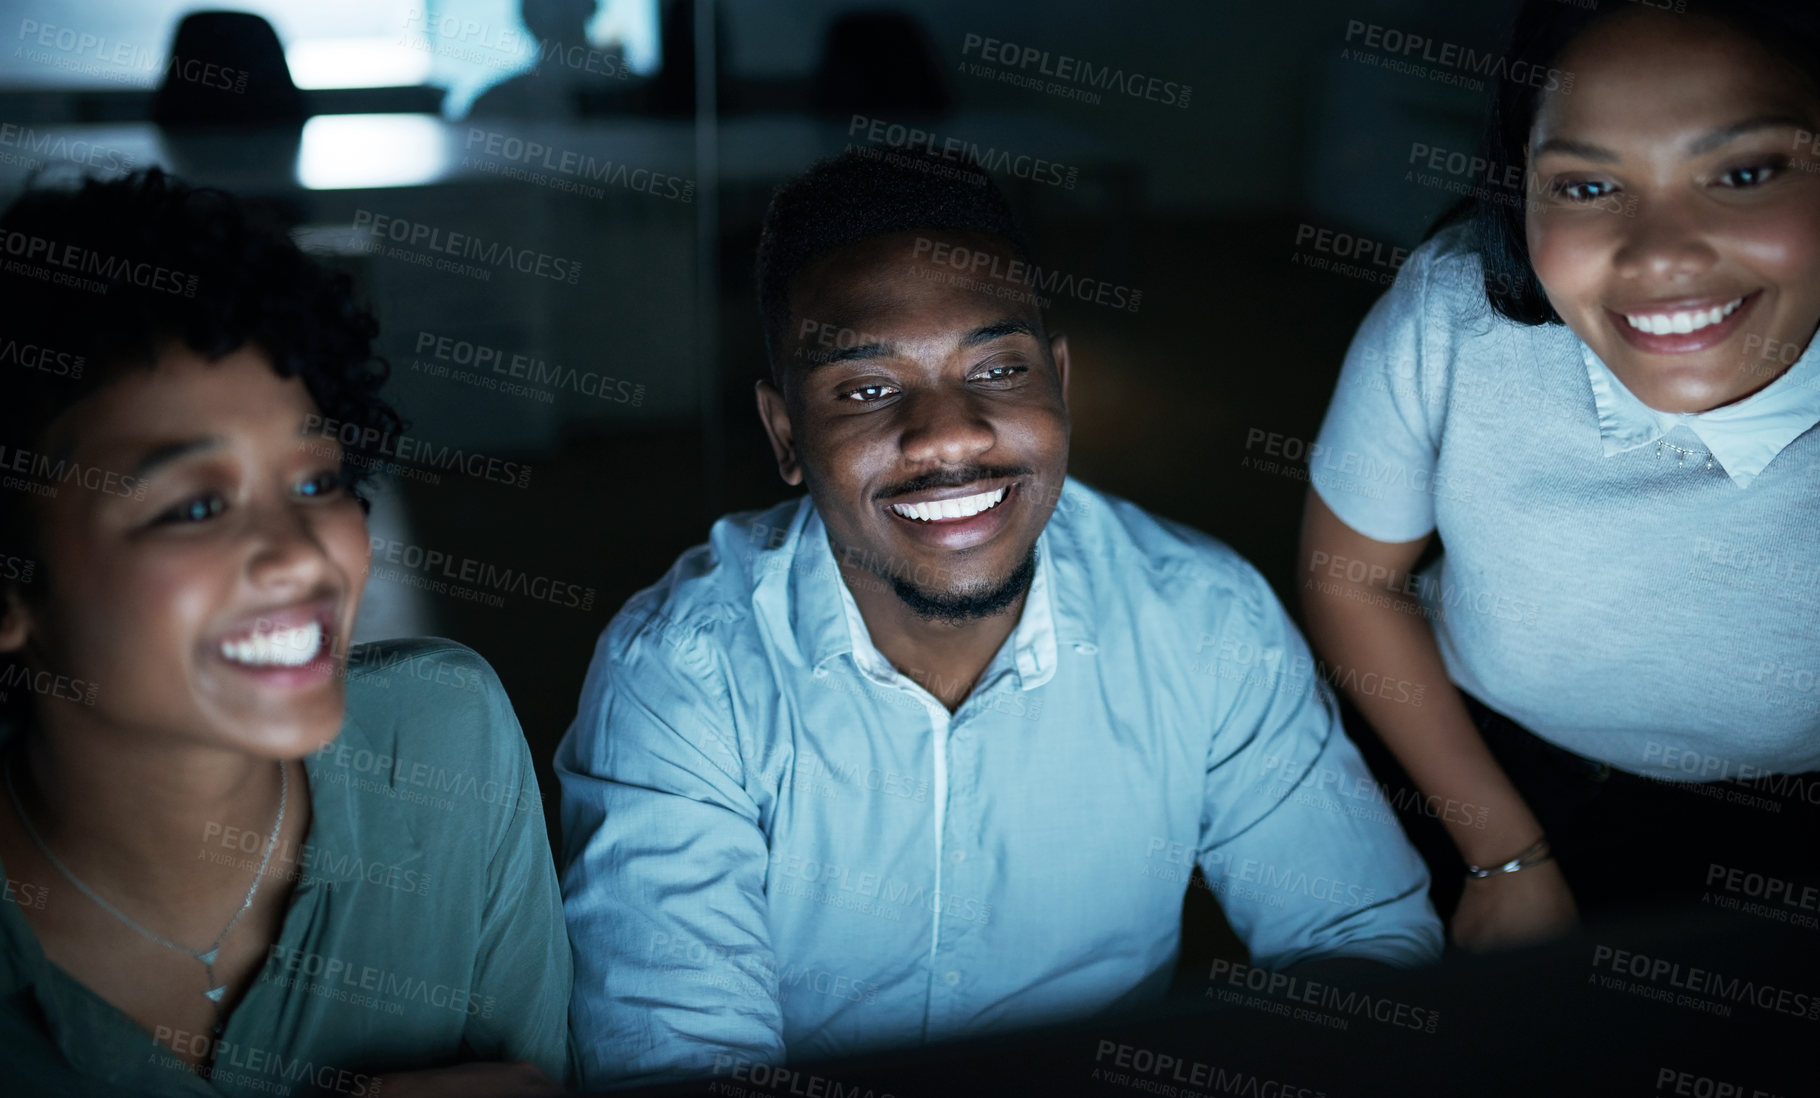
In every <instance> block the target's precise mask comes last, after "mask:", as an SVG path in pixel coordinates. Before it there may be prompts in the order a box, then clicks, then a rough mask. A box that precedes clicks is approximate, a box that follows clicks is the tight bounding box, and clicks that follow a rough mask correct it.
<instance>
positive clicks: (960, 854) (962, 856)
mask: <svg viewBox="0 0 1820 1098" xmlns="http://www.w3.org/2000/svg"><path fill="white" fill-rule="evenodd" d="M948 860H949V861H951V862H953V863H954V864H955V865H959V864H961V863H962V862H964V861H966V860H967V852H966V851H965V850H956V851H954V852H952V853H951V854H949V855H948Z"/></svg>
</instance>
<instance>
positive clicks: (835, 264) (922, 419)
mask: <svg viewBox="0 0 1820 1098" xmlns="http://www.w3.org/2000/svg"><path fill="white" fill-rule="evenodd" d="M936 244H942V245H947V246H949V248H952V249H954V251H953V252H950V251H949V248H939V249H938V248H936V247H934V245H936ZM961 249H965V250H966V253H965V254H967V255H968V256H976V255H987V256H990V257H993V258H995V259H996V260H997V263H996V267H994V266H993V265H991V264H984V265H980V266H977V267H974V266H972V265H971V264H970V265H969V266H970V269H972V270H976V271H978V272H979V273H972V274H967V275H963V274H962V272H959V271H957V270H956V269H955V267H953V266H951V265H950V264H949V263H947V262H941V263H938V262H936V261H935V260H934V256H936V255H938V254H940V255H951V254H961ZM1014 259H1015V254H1014V252H1013V250H1012V249H1011V247H1010V246H1009V245H1008V244H1006V243H1005V242H1003V241H1001V240H999V239H998V238H996V237H992V236H986V235H982V234H975V233H946V232H906V233H894V234H890V235H886V236H880V237H875V238H873V239H870V240H866V241H863V242H861V243H859V244H854V245H849V246H848V247H845V248H842V249H840V250H838V251H835V252H833V253H830V254H829V255H826V256H823V257H822V258H820V259H818V260H816V261H815V262H814V263H812V264H810V265H809V266H808V267H806V268H805V269H804V270H803V271H802V273H801V274H799V275H798V276H797V277H796V279H795V280H794V281H793V282H792V283H791V286H790V327H789V328H788V329H787V331H786V333H785V335H784V338H783V345H782V346H781V347H779V348H777V351H778V354H779V355H780V358H781V361H782V362H783V365H782V367H781V370H780V373H781V374H782V376H783V378H784V384H785V387H786V390H787V395H783V396H780V395H779V394H777V393H776V391H775V390H771V389H770V388H769V387H768V386H766V387H765V388H764V390H762V392H761V398H760V410H761V414H762V415H763V417H764V419H765V426H766V429H767V431H769V433H770V435H771V441H772V446H773V448H774V449H775V451H776V453H777V460H778V470H779V472H780V473H781V474H782V475H783V477H784V479H785V480H786V481H788V482H789V483H791V484H800V483H806V484H807V485H808V488H809V494H810V495H811V496H812V497H813V498H814V500H815V506H816V510H817V511H818V512H819V513H820V515H821V518H822V521H823V523H824V524H826V526H827V528H828V536H829V539H830V541H831V542H832V544H833V547H834V550H835V554H836V556H837V558H838V559H839V560H840V562H841V566H842V569H843V571H844V572H845V573H846V574H847V576H848V580H849V584H852V582H853V580H854V579H856V578H860V577H861V576H862V574H863V573H871V574H872V575H874V576H877V577H879V578H881V579H884V580H886V581H888V582H889V583H890V585H891V587H892V589H893V590H894V591H895V592H896V594H897V596H898V598H899V599H901V600H902V601H903V602H904V604H905V605H907V606H908V607H909V608H910V609H911V610H913V611H915V612H916V613H917V614H919V615H920V616H922V617H924V618H929V619H935V620H945V621H950V622H956V623H959V622H965V621H970V620H975V619H978V618H981V617H985V616H988V615H991V614H995V613H999V612H1002V611H1004V610H1006V609H1008V608H1010V607H1011V606H1013V605H1014V604H1016V602H1017V600H1018V599H1019V597H1020V596H1022V594H1023V593H1024V591H1025V589H1026V588H1027V587H1028V586H1029V583H1030V579H1031V576H1032V575H1033V574H1034V565H1035V557H1034V553H1035V547H1036V539H1037V536H1038V535H1039V534H1041V533H1042V531H1043V527H1044V525H1045V524H1046V523H1047V522H1048V521H1049V515H1050V512H1051V511H1053V510H1054V508H1055V501H1056V498H1057V495H1058V494H1059V492H1060V491H1061V486H1062V481H1063V478H1064V477H1065V476H1066V475H1067V468H1068V403H1067V394H1068V348H1067V343H1066V341H1065V340H1064V338H1063V337H1061V336H1056V337H1054V338H1053V339H1049V338H1047V337H1046V336H1045V335H1044V332H1043V323H1042V317H1041V314H1040V313H1039V312H1038V311H1037V306H1036V303H1035V301H1034V300H1032V295H1030V294H1029V293H1028V291H1027V288H1026V287H1024V285H1023V284H1022V283H1020V282H1016V281H1013V280H1011V279H1009V278H1006V277H1002V274H1003V272H1005V271H1006V270H1007V269H1008V268H1010V267H1011V266H1012V263H1013V261H1014ZM995 270H996V271H997V272H998V273H994V271H995ZM982 284H983V287H984V288H982Z"/></svg>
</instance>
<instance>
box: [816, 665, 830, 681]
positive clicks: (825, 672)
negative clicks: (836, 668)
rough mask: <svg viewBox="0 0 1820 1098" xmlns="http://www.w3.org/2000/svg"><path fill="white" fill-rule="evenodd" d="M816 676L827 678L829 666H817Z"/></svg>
mask: <svg viewBox="0 0 1820 1098" xmlns="http://www.w3.org/2000/svg"><path fill="white" fill-rule="evenodd" d="M815 677H816V678H818V679H825V678H827V677H828V669H827V668H826V667H817V668H816V669H815Z"/></svg>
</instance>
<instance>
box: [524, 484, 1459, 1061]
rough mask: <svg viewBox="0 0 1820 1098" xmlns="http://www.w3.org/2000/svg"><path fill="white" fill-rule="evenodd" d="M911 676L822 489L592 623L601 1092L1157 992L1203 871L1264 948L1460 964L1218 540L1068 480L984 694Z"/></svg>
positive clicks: (1237, 925) (559, 761)
mask: <svg viewBox="0 0 1820 1098" xmlns="http://www.w3.org/2000/svg"><path fill="white" fill-rule="evenodd" d="M930 578H931V577H924V579H925V581H927V580H928V579H930ZM906 670H907V671H909V672H910V674H909V675H905V674H901V673H899V671H898V670H896V669H894V668H893V667H892V666H891V665H890V664H889V663H888V662H887V661H886V660H885V658H884V657H883V656H882V655H880V653H879V652H878V650H877V649H876V648H875V647H874V646H873V644H872V642H871V640H870V638H869V634H868V633H867V630H866V625H865V621H864V619H863V618H861V616H860V614H859V611H858V608H857V605H856V604H855V602H854V600H853V597H852V594H851V593H850V592H849V591H848V589H847V587H846V585H845V583H844V582H843V581H842V579H841V574H840V572H839V570H838V569H837V567H836V562H835V557H834V553H833V550H832V548H831V547H830V545H829V542H828V537H827V533H826V531H825V529H824V527H823V525H822V522H821V520H820V518H819V516H818V515H817V513H816V511H815V509H814V507H813V506H812V505H811V503H810V502H809V500H807V499H802V500H798V501H792V502H790V503H787V504H782V505H780V506H778V507H775V508H772V509H771V510H769V511H765V512H758V513H749V514H744V515H733V516H729V517H727V518H724V519H722V520H721V521H719V522H718V523H716V524H715V526H714V529H713V532H712V533H711V535H710V538H709V542H708V544H707V545H705V546H699V547H697V548H695V549H693V550H690V551H689V552H688V553H685V554H684V555H683V556H682V558H681V559H680V560H679V561H678V562H677V563H676V565H675V566H674V567H673V568H672V569H671V571H670V573H669V574H668V575H667V576H665V577H664V579H663V580H662V581H660V582H659V583H658V584H657V585H656V586H654V587H651V588H649V589H647V590H645V591H643V592H641V593H639V594H638V595H636V596H634V597H633V598H632V599H631V600H630V601H629V602H628V603H627V604H626V606H625V608H624V609H623V610H622V611H621V612H620V613H619V615H618V616H617V617H615V618H614V620H613V622H612V623H611V624H610V625H609V626H608V627H607V629H606V630H605V631H604V632H603V633H602V635H601V638H600V642H599V644H598V645H597V647H596V649H595V652H594V659H593V663H592V665H591V667H590V669H589V672H588V678H587V683H586V685H585V686H584V687H583V691H582V698H581V705H580V711H579V713H578V715H577V717H576V719H575V723H574V725H573V726H572V727H571V728H570V729H569V732H568V735H567V736H565V737H564V739H563V742H562V744H561V746H560V747H559V748H558V749H557V756H556V769H557V773H558V776H559V778H560V780H561V783H562V822H563V834H564V842H563V848H564V849H563V862H564V866H565V869H564V873H563V896H564V909H565V912H566V915H567V918H568V923H569V934H570V939H571V941H572V943H573V946H574V952H575V964H576V982H575V995H574V999H573V1003H572V1010H571V1025H572V1029H573V1033H574V1039H575V1041H576V1044H577V1047H578V1048H579V1050H580V1055H581V1059H582V1064H583V1069H582V1070H583V1074H584V1079H585V1080H586V1082H587V1083H588V1084H590V1085H596V1086H599V1085H606V1084H612V1083H624V1082H634V1081H645V1080H649V1079H653V1078H658V1077H665V1076H674V1075H685V1074H709V1073H712V1072H715V1071H716V1070H721V1071H725V1070H728V1069H729V1068H730V1067H732V1066H735V1065H736V1064H737V1063H738V1062H740V1061H742V1060H744V1061H751V1062H760V1061H762V1062H778V1061H781V1060H783V1059H784V1058H785V1057H786V1055H787V1056H788V1058H790V1059H793V1060H801V1059H804V1058H807V1057H826V1056H832V1055H841V1054H846V1053H851V1052H856V1051H861V1050H865V1049H872V1048H879V1047H886V1046H898V1045H912V1044H918V1043H921V1042H926V1041H933V1040H940V1039H944V1038H951V1037H960V1036H968V1035H976V1034H979V1033H982V1032H988V1031H991V1030H994V1029H999V1028H1004V1027H1013V1026H1024V1025H1031V1024H1040V1023H1044V1022H1052V1021H1060V1020H1064V1019H1068V1018H1076V1017H1081V1016H1084V1015H1087V1014H1091V1013H1094V1012H1097V1011H1100V1010H1104V1009H1107V1008H1112V1007H1118V1006H1123V1005H1128V1004H1132V1003H1137V1002H1142V1001H1145V1000H1147V999H1151V998H1154V997H1156V996H1157V995H1159V994H1160V993H1161V992H1162V991H1163V990H1164V989H1165V988H1166V987H1167V985H1168V982H1169V979H1170V976H1171V974H1172V970H1173V968H1174V966H1175V962H1176V958H1177V954H1178V950H1179V945H1180V938H1181V918H1182V901H1183V896H1184V893H1185V891H1186V889H1187V887H1188V882H1189V880H1190V877H1191V874H1192V871H1193V869H1194V868H1195V867H1196V866H1199V867H1200V868H1201V870H1202V871H1203V873H1204V874H1205V877H1206V880H1207V881H1208V882H1210V886H1211V888H1212V889H1213V891H1214V893H1215V895H1216V896H1217V897H1218V900H1219V902H1220V905H1221V907H1222V908H1223V910H1224V911H1225V913H1226V916H1227V919H1228V921H1229V922H1230V923H1231V924H1232V927H1233V929H1234V930H1235V931H1236V932H1237V933H1238V935H1239V937H1240V938H1241V939H1242V940H1243V941H1244V943H1245V944H1246V946H1247V947H1248V948H1249V950H1250V953H1251V957H1252V961H1253V963H1254V964H1257V965H1260V966H1265V967H1276V968H1280V967H1283V966H1286V965H1291V964H1295V963H1298V962H1301V961H1305V960H1309V959H1312V958H1315V957H1322V956H1332V955H1346V956H1356V957H1368V958H1374V959H1377V960H1381V961H1386V962H1389V963H1392V964H1398V965H1414V964H1420V963H1424V962H1427V961H1430V960H1433V959H1434V958H1435V957H1437V956H1438V955H1439V952H1440V948H1441V927H1440V923H1439V922H1438V920H1437V919H1436V918H1435V915H1434V911H1433V909H1432V908H1431V906H1430V904H1429V902H1428V898H1427V885H1428V877H1427V873H1426V871H1425V870H1424V869H1423V866H1422V863H1421V861H1420V860H1419V859H1418V858H1417V856H1416V854H1415V852H1414V851H1413V850H1412V849H1411V848H1410V847H1409V845H1408V843H1407V841H1406V840H1405V839H1404V837H1403V834H1402V831H1401V829H1400V828H1399V826H1398V824H1397V823H1396V822H1395V817H1394V813H1393V812H1391V811H1390V809H1389V806H1388V804H1387V803H1386V802H1385V800H1384V798H1383V795H1382V793H1381V791H1380V790H1379V787H1377V786H1376V785H1374V784H1373V783H1372V781H1371V779H1370V777H1369V775H1368V773H1367V771H1366V770H1365V767H1364V765H1363V763H1362V762H1361V761H1360V758H1359V755H1358V753H1357V751H1356V749H1355V748H1354V747H1353V746H1352V744H1351V743H1350V742H1349V741H1347V740H1346V738H1345V735H1344V733H1343V732H1342V730H1341V727H1340V723H1339V720H1338V718H1337V715H1336V711H1335V708H1334V705H1333V702H1332V698H1331V693H1330V691H1329V690H1328V688H1327V685H1326V683H1325V682H1323V681H1321V678H1320V675H1319V673H1318V672H1317V668H1316V665H1315V664H1314V661H1313V659H1312V657H1311V656H1310V655H1309V652H1308V649H1307V647H1306V645H1305V644H1304V642H1303V640H1302V638H1301V636H1300V635H1299V634H1298V633H1297V632H1296V629H1295V627H1294V625H1293V624H1292V623H1291V622H1290V621H1289V618H1288V617H1287V615H1286V614H1285V613H1284V612H1283V609H1282V607H1281V605H1280V604H1279V603H1278V602H1277V600H1276V598H1275V596H1274V595H1273V594H1272V592H1271V590H1270V588H1269V586H1268V585H1267V584H1266V583H1265V582H1264V580H1263V578H1262V577H1261V576H1259V575H1258V573H1257V572H1256V571H1255V570H1254V569H1253V568H1252V567H1251V566H1250V565H1248V564H1246V563H1245V562H1244V561H1243V560H1242V559H1240V558H1239V557H1238V555H1237V554H1235V553H1233V552H1232V550H1231V549H1229V548H1227V547H1226V546H1225V545H1223V544H1221V543H1219V542H1217V541H1215V540H1213V539H1212V538H1209V537H1206V536H1205V535H1202V534H1199V533H1197V532H1195V531H1192V530H1189V529H1186V528H1184V527H1180V526H1176V525H1174V524H1171V523H1167V522H1164V521H1162V520H1159V519H1156V518H1154V517H1152V516H1150V515H1148V514H1146V513H1145V512H1143V511H1142V510H1140V509H1138V508H1137V507H1135V506H1133V505H1131V504H1129V503H1126V502H1124V501H1121V500H1117V499H1113V498H1111V497H1108V496H1105V495H1101V494H1099V493H1096V492H1094V491H1093V490H1091V489H1089V488H1087V487H1085V486H1083V485H1081V484H1079V483H1078V482H1075V481H1072V480H1071V481H1068V482H1067V484H1066V486H1065V488H1064V491H1063V493H1062V495H1061V497H1060V500H1059V503H1058V505H1057V507H1056V510H1055V513H1054V516H1053V517H1052V518H1051V520H1050V522H1049V524H1048V526H1047V527H1046V528H1045V530H1044V532H1043V534H1042V536H1041V537H1040V538H1039V539H1038V542H1037V568H1036V574H1035V579H1034V580H1033V582H1032V586H1031V588H1030V591H1029V594H1028V596H1027V598H1026V600H1025V605H1024V608H1023V612H1022V616H1021V617H1020V619H1019V621H1018V624H1017V626H1016V627H1015V629H1014V630H1013V631H1012V633H1011V635H1010V636H1009V637H1008V638H1007V639H1006V641H1005V643H1004V645H1003V646H1002V647H1001V648H1000V650H999V652H998V654H997V656H996V657H995V658H994V659H993V661H992V662H991V664H990V665H989V666H988V667H987V668H986V670H985V672H984V673H983V674H982V675H981V676H980V678H979V681H978V683H977V684H976V685H975V686H974V688H973V691H972V693H971V694H970V695H969V696H968V697H967V699H966V701H965V702H964V703H962V704H961V705H960V706H959V708H958V709H956V710H955V711H954V712H953V713H952V714H950V713H949V712H948V710H947V709H946V708H944V707H943V706H942V704H941V703H940V702H938V701H937V700H936V699H935V697H934V696H933V695H932V694H931V693H930V692H929V691H928V690H925V689H924V688H923V686H922V685H919V683H918V681H917V679H918V678H923V679H927V676H926V675H924V674H923V673H922V672H921V671H920V669H917V668H907V669H906ZM931 685H935V686H937V687H938V688H939V687H940V685H941V684H931ZM1416 700H1417V702H1418V703H1419V697H1418V698H1417V699H1416Z"/></svg>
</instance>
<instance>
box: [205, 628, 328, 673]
mask: <svg viewBox="0 0 1820 1098" xmlns="http://www.w3.org/2000/svg"><path fill="white" fill-rule="evenodd" d="M320 651H322V625H321V623H319V622H314V621H312V622H305V623H304V624H302V625H299V626H297V627H296V628H294V629H279V630H277V631H275V632H271V633H254V634H252V635H251V636H248V637H242V638H240V639H238V640H224V641H222V642H221V655H222V657H223V658H224V659H226V660H227V661H228V662H229V663H240V664H245V665H247V666H249V667H302V666H303V665H304V664H306V663H309V662H310V661H311V660H313V659H315V658H316V654H317V653H318V652H320Z"/></svg>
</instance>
